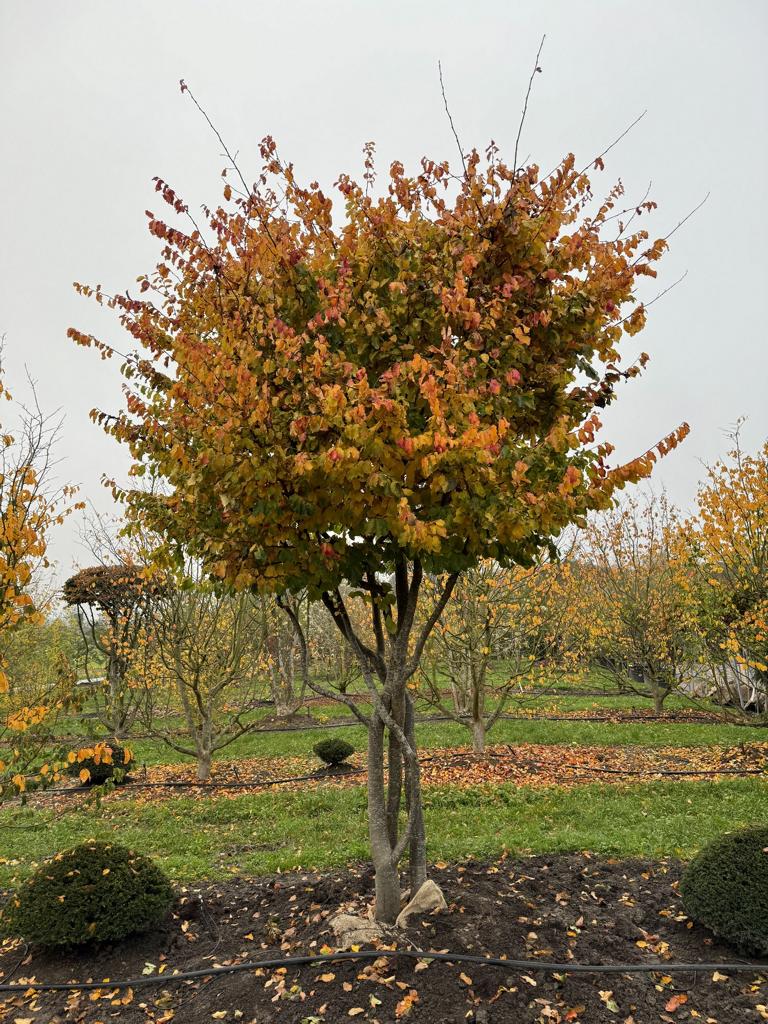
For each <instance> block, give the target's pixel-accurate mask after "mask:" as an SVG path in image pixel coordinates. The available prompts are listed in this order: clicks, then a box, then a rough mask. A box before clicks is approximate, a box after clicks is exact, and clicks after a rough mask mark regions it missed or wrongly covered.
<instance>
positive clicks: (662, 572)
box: [571, 493, 698, 714]
mask: <svg viewBox="0 0 768 1024" xmlns="http://www.w3.org/2000/svg"><path fill="white" fill-rule="evenodd" d="M678 529H679V520H678V517H677V513H676V512H675V510H674V509H673V508H672V507H671V506H670V504H669V502H668V501H667V499H666V497H665V496H664V495H653V494H650V493H649V494H647V495H645V496H644V497H643V498H641V499H640V500H634V499H630V500H625V501H623V502H622V503H621V504H620V505H618V506H617V507H615V508H613V509H611V510H609V511H606V512H603V513H600V514H598V515H596V516H594V517H593V518H592V519H591V521H590V523H589V525H588V526H587V527H586V529H584V530H583V531H581V533H580V535H579V538H578V540H577V545H576V552H575V559H574V560H575V561H576V564H575V565H574V566H573V571H572V577H571V578H572V584H573V585H572V595H573V596H572V602H573V604H574V605H578V606H579V607H580V618H581V620H582V622H583V623H584V629H583V630H582V637H583V638H584V648H583V652H584V654H585V656H587V657H592V658H594V659H597V660H599V663H600V664H601V665H602V666H603V667H604V668H606V669H607V670H608V671H609V672H611V673H612V674H613V675H614V676H615V677H616V679H617V680H618V682H619V683H620V685H621V686H622V688H625V689H627V688H628V689H631V690H633V691H635V692H637V693H640V694H642V695H643V696H646V697H649V698H650V699H651V700H652V701H653V706H654V710H655V711H656V713H657V714H660V713H661V712H662V711H663V708H664V701H665V700H666V699H667V697H668V696H669V695H670V693H673V692H674V691H675V690H677V689H678V688H679V687H680V686H681V685H682V684H683V683H684V682H685V681H686V680H689V679H691V678H692V677H694V676H695V675H696V665H697V660H698V649H697V630H696V603H695V600H694V597H693V593H692V588H691V585H690V574H689V572H688V568H687V566H686V564H685V559H684V558H683V557H682V556H681V552H680V550H679V546H678V544H677V531H678ZM576 614H577V616H578V615H579V613H578V612H577V613H576Z"/></svg>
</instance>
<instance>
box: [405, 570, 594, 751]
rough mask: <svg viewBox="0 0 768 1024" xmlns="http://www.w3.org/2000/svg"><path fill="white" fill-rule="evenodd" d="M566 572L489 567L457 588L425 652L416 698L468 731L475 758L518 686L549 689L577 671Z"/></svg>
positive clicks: (470, 573)
mask: <svg viewBox="0 0 768 1024" xmlns="http://www.w3.org/2000/svg"><path fill="white" fill-rule="evenodd" d="M568 571H569V567H568V565H567V564H565V565H560V564H557V563H554V562H552V561H549V560H546V559H542V560H540V561H538V562H537V563H536V564H535V565H533V566H531V567H529V568H521V567H519V566H510V567H507V568H504V567H502V566H500V565H498V564H497V563H496V562H493V561H490V560H486V561H483V562H480V563H479V564H478V565H477V566H476V567H475V568H474V569H469V570H467V571H466V572H465V573H463V574H462V576H461V578H460V580H459V582H458V584H457V586H456V587H455V588H454V592H453V595H452V597H451V600H450V602H449V603H448V605H447V606H446V608H445V610H444V611H443V614H442V615H441V617H440V621H439V622H438V623H437V625H436V626H435V629H434V632H433V634H432V637H431V639H430V642H429V644H428V647H427V653H426V656H425V658H424V660H423V662H422V672H421V678H422V680H423V681H424V683H425V684H426V686H425V687H420V688H419V692H420V693H421V694H423V695H424V696H425V698H426V699H427V700H428V701H429V702H430V703H431V704H433V705H434V706H436V707H439V708H440V709H441V710H442V711H443V712H444V713H445V714H448V715H450V716H451V718H453V719H454V720H455V721H457V722H460V723H461V724H462V725H465V726H466V727H467V728H468V729H469V730H470V733H471V735H472V748H473V750H474V751H475V753H477V754H480V753H482V752H483V751H484V750H485V741H486V736H487V734H488V732H489V731H490V730H491V729H492V728H493V726H494V725H495V724H496V722H497V721H498V720H499V718H500V717H501V715H502V714H503V713H504V710H505V708H506V707H507V706H508V703H509V701H510V699H511V697H512V695H513V694H514V692H515V691H519V690H520V688H521V686H522V685H523V683H527V684H538V685H546V684H547V683H551V681H552V679H553V678H555V677H556V676H557V675H558V674H561V673H562V672H563V671H565V670H566V669H567V668H570V669H574V668H575V662H574V660H573V654H574V653H575V652H573V651H569V650H568V636H569V630H568V624H567V621H566V620H567V619H568V617H569V602H568V600H567V598H566V594H567V590H566V588H565V587H564V585H563V580H562V577H563V575H564V574H567V573H568ZM436 582H437V581H435V582H433V581H431V580H430V581H428V584H427V586H428V587H429V586H435V585H436Z"/></svg>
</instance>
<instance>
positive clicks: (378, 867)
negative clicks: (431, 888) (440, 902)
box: [368, 715, 400, 924]
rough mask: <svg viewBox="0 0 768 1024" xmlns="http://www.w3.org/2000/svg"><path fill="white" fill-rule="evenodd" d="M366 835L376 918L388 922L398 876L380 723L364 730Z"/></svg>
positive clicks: (394, 909) (395, 907)
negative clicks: (366, 734) (390, 828)
mask: <svg viewBox="0 0 768 1024" xmlns="http://www.w3.org/2000/svg"><path fill="white" fill-rule="evenodd" d="M368 836H369V839H370V843H371V859H372V860H373V869H374V875H375V890H376V909H375V913H376V920H377V921H382V922H384V923H386V924H392V923H393V922H394V921H395V918H396V917H397V915H398V914H399V912H400V878H399V874H398V870H397V864H395V863H394V862H393V856H392V846H391V844H390V836H389V822H388V820H387V801H386V796H385V790H384V722H383V721H382V720H381V718H380V717H379V716H378V715H375V716H374V718H373V721H372V722H371V725H370V728H369V729H368Z"/></svg>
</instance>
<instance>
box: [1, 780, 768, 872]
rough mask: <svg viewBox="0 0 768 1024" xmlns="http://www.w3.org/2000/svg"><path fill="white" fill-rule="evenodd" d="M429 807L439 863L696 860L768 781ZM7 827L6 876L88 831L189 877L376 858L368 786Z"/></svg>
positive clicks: (116, 809) (8, 820) (146, 807)
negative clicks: (562, 855) (516, 855)
mask: <svg viewBox="0 0 768 1024" xmlns="http://www.w3.org/2000/svg"><path fill="white" fill-rule="evenodd" d="M425 805H426V806H425V810H426V818H427V834H428V837H429V838H428V850H429V857H430V858H431V859H432V860H440V859H444V860H460V859H462V858H465V857H468V856H477V857H495V856H498V855H499V854H500V853H501V852H502V851H503V850H504V849H505V848H506V849H508V850H510V851H513V852H537V853H556V852H564V851H574V850H591V851H593V852H595V853H603V854H613V855H616V856H619V857H622V856H631V855H646V856H661V855H675V856H681V857H688V856H690V855H691V854H693V853H694V852H695V851H696V850H697V849H698V848H699V846H700V845H701V844H703V843H704V842H706V841H707V840H709V839H711V838H713V837H714V836H716V835H718V834H719V833H721V832H723V831H726V830H728V829H733V828H737V827H739V826H742V825H747V824H751V823H755V822H764V821H765V820H766V818H767V817H768V792H767V791H766V784H765V782H764V781H763V780H762V779H733V780H724V781H717V782H715V781H713V782H684V781H680V782H653V783H647V784H644V785H632V786H600V785H588V786H579V787H575V788H573V789H570V790H566V789H561V788H558V787H552V788H549V789H529V788H526V787H514V786H509V785H503V786H499V787H496V788H494V789H489V788H478V789H473V790H456V789H451V788H450V787H441V788H437V787H436V788H433V789H430V790H429V791H428V792H427V793H426V794H425ZM0 835H1V836H2V857H0V884H2V885H8V884H11V883H13V882H14V881H16V880H17V879H18V878H20V877H22V876H23V875H25V874H27V873H28V872H29V871H31V870H32V869H33V868H34V866H35V864H36V863H37V862H39V861H40V860H42V859H43V858H44V857H47V856H49V855H50V854H52V853H54V852H56V851H57V850H61V849H64V848H66V847H68V846H71V845H73V844H75V843H77V842H80V841H82V840H85V839H88V838H91V837H95V838H100V839H107V840H113V841H116V842H120V843H124V844H126V845H128V846H132V847H134V848H135V849H137V850H139V851H141V852H143V853H147V854H151V855H152V856H154V857H156V858H157V859H158V861H159V862H160V863H161V864H162V865H163V866H164V867H165V868H166V869H167V870H168V871H169V872H170V874H171V875H172V876H173V877H174V878H176V879H178V880H182V881H192V880H195V879H203V878H222V877H227V876H228V875H232V874H262V873H271V872H275V871H277V870H283V871H285V870H290V869H293V868H297V867H299V866H302V867H304V868H308V867H317V868H330V867H334V866H338V865H343V864H345V863H348V862H350V861H358V860H365V859H366V858H367V856H368V850H367V830H366V818H365V793H364V791H363V790H362V789H361V788H355V789H328V790H315V791H311V792H306V793H291V792H289V793H274V792H269V793H259V794H253V795H251V794H248V795H245V796H242V795H241V796H237V797H234V798H233V799H226V798H223V797H219V798H218V799H207V798H206V799H194V798H189V797H180V798H179V799H175V800H169V801H165V802H163V803H159V804H152V803H148V802H138V801H137V802H131V803H128V802H125V803H123V802H121V803H119V804H112V805H107V806H105V807H103V808H102V809H101V810H97V809H91V810H84V811H77V812H73V813H69V814H66V815H64V816H61V817H55V816H54V815H53V814H51V813H50V812H47V811H32V810H29V809H21V810H20V809H12V808H8V809H6V810H4V811H2V812H0Z"/></svg>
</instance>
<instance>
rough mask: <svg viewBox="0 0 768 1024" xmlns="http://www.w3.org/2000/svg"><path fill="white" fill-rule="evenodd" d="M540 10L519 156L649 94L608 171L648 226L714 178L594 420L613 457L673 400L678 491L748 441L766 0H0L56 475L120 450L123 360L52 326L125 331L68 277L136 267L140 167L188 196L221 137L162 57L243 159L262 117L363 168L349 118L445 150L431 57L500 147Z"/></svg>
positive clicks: (673, 476)
mask: <svg viewBox="0 0 768 1024" xmlns="http://www.w3.org/2000/svg"><path fill="white" fill-rule="evenodd" d="M543 33H546V34H547V40H546V43H545V47H544V52H543V55H542V59H541V65H542V67H543V74H541V75H537V76H536V81H535V87H534V93H533V96H532V100H531V104H530V108H529V115H528V119H527V122H526V126H525V131H524V136H523V140H522V142H521V151H522V155H523V156H524V155H526V154H530V158H531V159H532V160H534V161H536V162H537V163H539V164H540V165H541V166H542V168H549V167H551V166H552V165H553V164H554V163H556V162H557V161H558V160H559V158H560V157H561V156H562V155H564V154H565V153H567V152H568V151H570V150H572V151H574V152H575V153H576V156H577V159H579V160H581V161H582V162H583V163H586V162H587V161H588V160H589V159H590V158H591V157H592V156H594V155H595V154H597V153H598V152H600V150H602V149H603V148H604V147H605V145H606V144H608V143H609V142H610V141H611V140H612V139H614V138H615V137H616V136H617V135H618V134H619V133H620V132H621V131H622V130H623V128H624V127H626V125H627V124H629V123H630V121H632V120H633V118H634V117H635V116H636V115H637V114H639V113H640V112H641V111H642V110H644V109H646V108H647V111H648V113H647V115H646V116H645V118H644V119H643V121H642V122H641V123H640V124H639V125H638V127H637V128H635V129H634V131H633V132H632V133H631V135H630V136H629V137H628V138H627V139H625V140H624V141H623V142H622V143H621V144H620V145H619V146H618V147H617V148H616V149H615V150H613V151H612V152H611V153H610V154H609V157H608V158H607V160H606V173H605V174H604V175H602V176H601V177H600V182H601V184H602V183H604V184H605V187H606V190H607V188H608V187H609V186H610V184H612V182H613V180H614V179H615V178H617V177H621V178H622V180H623V181H624V183H625V185H626V187H627V194H628V197H629V198H630V200H631V201H634V200H635V198H639V197H640V196H642V194H643V192H644V191H645V188H646V186H647V184H648V182H649V180H651V179H652V180H653V190H652V197H653V198H655V199H656V200H657V202H658V203H659V211H658V212H657V214H656V218H655V221H654V226H653V231H654V234H655V235H656V234H658V235H661V234H664V233H666V231H667V230H668V229H669V228H671V227H673V226H674V224H676V223H677V221H678V220H680V218H681V217H683V216H684V215H685V214H686V213H687V212H689V210H690V209H691V208H692V207H693V206H694V205H696V203H698V202H699V201H700V200H701V199H702V197H703V196H704V195H705V194H706V193H707V192H710V193H711V194H710V198H709V200H708V202H707V204H706V205H705V206H704V207H703V209H702V210H700V211H699V212H698V213H697V214H696V216H695V217H694V218H693V219H692V220H691V221H690V222H689V223H688V224H686V225H685V227H684V228H683V229H681V230H680V231H679V232H678V233H677V234H676V235H675V237H674V239H673V240H672V251H671V253H670V254H669V255H668V256H667V257H665V259H664V261H663V262H662V267H661V272H660V278H659V281H658V284H654V283H653V282H650V285H651V288H650V289H649V291H648V292H647V295H648V296H650V295H652V294H653V293H654V289H657V288H661V287H664V286H665V285H666V284H669V283H671V282H672V281H674V280H675V279H676V278H677V277H679V275H680V274H681V273H682V272H683V271H685V270H686V269H687V270H688V277H687V279H686V280H685V281H684V282H683V283H682V284H681V285H679V286H678V287H677V288H675V289H674V290H673V291H672V292H671V293H670V294H669V295H667V296H665V297H664V298H663V299H662V300H661V301H660V302H658V303H657V304H656V305H655V306H654V307H653V309H652V310H651V312H650V323H649V326H648V327H647V329H646V330H645V331H644V332H643V333H642V334H641V335H639V336H638V337H637V338H636V339H634V341H635V342H636V343H637V344H636V349H637V351H640V350H641V349H645V350H646V351H648V352H649V353H650V354H651V363H650V365H649V367H648V370H647V372H646V374H645V376H644V377H643V378H642V379H641V381H640V382H637V381H635V382H633V383H631V384H629V385H628V386H627V387H626V389H625V390H624V392H623V394H622V396H621V400H620V401H619V402H618V403H617V404H616V405H615V406H614V407H613V408H612V409H611V410H610V411H609V412H608V414H607V415H606V416H605V421H606V430H605V437H606V438H608V439H610V440H612V441H614V442H615V443H617V456H618V457H620V458H629V457H631V456H633V455H637V454H640V453H641V452H642V451H644V450H645V449H646V448H647V447H648V446H649V445H651V444H653V443H654V442H655V441H656V440H658V439H659V437H661V436H662V435H663V434H665V433H667V432H668V431H669V430H671V429H673V428H674V427H675V426H676V425H677V424H678V423H679V422H680V421H681V420H683V419H686V420H688V421H689V422H690V424H691V426H692V433H691V436H690V438H689V439H688V440H687V441H686V442H685V444H684V446H683V447H682V448H680V449H678V451H677V452H675V453H673V454H672V455H671V456H669V457H668V459H667V460H665V461H664V462H662V463H661V465H660V466H659V468H658V470H657V475H656V477H655V481H656V486H666V488H667V489H668V491H669V492H670V495H671V497H672V499H673V500H674V501H676V502H677V503H679V504H681V505H683V507H690V505H691V503H692V500H693V497H694V494H695V489H696V482H697V480H698V479H699V477H700V476H701V470H702V467H701V460H705V461H713V460H714V459H716V458H717V457H719V456H720V455H722V454H723V453H724V451H725V450H726V449H727V447H728V444H727V441H726V439H725V438H724V435H723V430H724V429H725V428H727V427H728V426H729V425H731V424H732V423H733V422H734V421H735V420H736V418H737V417H739V416H742V415H744V416H747V417H748V421H747V424H746V426H745V428H744V430H743V440H744V443H745V445H746V447H748V448H750V449H754V448H755V447H756V446H757V445H758V444H759V443H761V441H762V440H763V439H764V438H765V436H766V434H767V433H768V401H767V400H766V395H767V394H768V358H767V356H766V333H765V329H764V326H763V321H764V317H765V281H766V276H767V273H766V272H767V271H768V257H767V256H766V251H767V249H766V244H765V240H766V238H767V237H768V234H767V233H766V229H767V228H768V214H767V213H766V197H765V187H766V186H765V181H766V157H767V156H768V145H767V142H766V129H765V125H766V99H767V95H766V94H767V93H768V88H767V86H768V70H767V69H768V64H767V63H766V61H765V54H766V52H768V3H766V2H765V0H731V2H730V3H728V4H724V3H722V0H675V2H674V3H670V2H669V0H646V2H645V3H642V4H638V3H637V2H636V0H632V2H624V0H549V2H548V3H546V4H533V3H530V2H522V0H506V2H501V0H498V2H496V0H484V2H482V3H480V2H476V3H474V4H472V3H468V2H466V0H439V2H438V0H411V2H407V0H314V2H311V0H292V2H287V0H284V2H282V3H278V2H275V0H268V2H266V0H264V2H258V0H253V2H247V0H216V2H213V0H210V2H202V0H162V2H159V0H154V2H150V0H131V2H130V3H129V2H125V0H123V2H120V0H66V2H62V0H0V139H1V140H2V143H3V145H2V155H1V157H0V185H1V187H0V224H1V225H2V231H3V245H2V248H1V249H0V333H5V335H6V363H7V367H8V383H9V384H10V385H11V386H12V389H13V390H14V392H15V393H16V394H17V395H18V396H19V397H23V395H24V386H23V380H22V378H23V373H24V366H25V365H26V366H27V367H28V368H29V370H30V372H31V373H32V375H33V376H34V377H35V378H36V380H37V382H38V387H39V394H40V398H41V400H42V403H43V405H44V406H45V407H47V408H49V409H54V408H57V407H60V408H61V409H62V411H63V412H64V413H65V414H66V421H65V425H64V433H63V437H62V442H61V447H60V452H59V454H60V456H61V457H62V459H63V461H62V464H61V466H60V474H61V476H62V478H66V479H67V480H69V481H73V482H77V483H79V484H80V485H81V493H82V495H83V496H84V497H86V498H87V499H89V500H91V501H92V502H93V503H94V504H95V505H96V506H97V507H98V508H100V509H101V510H108V509H109V507H110V505H111V498H110V496H109V494H108V492H107V491H106V490H105V489H104V488H103V487H102V486H101V485H100V478H101V475H102V473H105V472H106V473H108V474H109V475H118V476H120V475H121V473H123V472H124V470H125V468H126V466H127V459H126V455H125V453H124V451H123V450H122V449H121V448H120V447H119V446H118V445H116V444H115V443H114V442H112V441H111V440H110V439H108V438H106V437H105V436H104V435H103V434H102V432H101V431H100V429H99V428H98V427H96V426H94V425H92V424H91V422H90V420H89V419H88V412H89V410H90V409H91V408H92V407H93V406H95V405H97V406H100V407H101V408H105V409H110V408H115V406H116V405H117V404H118V403H119V401H120V391H119V374H118V367H117V364H116V363H114V362H112V363H102V362H100V360H99V359H98V357H97V356H96V355H95V354H94V353H93V352H90V351H85V350H83V349H78V348H76V347H75V346H74V345H73V343H72V342H70V341H68V340H67V338H66V337H65V332H66V329H67V327H69V326H70V325H74V326H77V327H79V328H80V329H82V330H86V331H93V332H94V333H96V334H97V335H99V336H102V337H104V338H105V339H106V340H110V341H113V342H114V343H115V344H116V345H117V347H118V348H119V347H120V343H121V342H123V341H124V338H123V337H121V332H120V330H119V328H118V327H117V325H116V322H115V320H114V319H113V317H112V315H111V314H109V313H108V312H105V311H101V310H99V309H98V308H97V307H96V306H95V304H94V303H92V302H88V301H86V300H84V299H80V298H78V297H77V296H76V295H75V294H74V292H73V290H72V287H71V285H72V282H73V281H74V280H80V281H83V282H87V283H90V284H96V283H101V284H102V285H103V286H104V288H105V289H106V290H108V291H119V290H123V289H125V288H126V287H131V285H132V284H133V281H134V280H135V278H136V277H137V276H138V275H139V274H141V273H143V272H145V271H147V270H149V269H151V267H152V266H153V265H154V258H155V254H156V252H157V247H156V242H155V240H153V239H151V238H150V236H149V234H148V232H147V230H146V220H145V217H144V210H145V209H147V208H149V209H152V210H154V211H156V212H159V211H160V210H161V208H162V204H161V203H160V202H159V201H158V198H157V197H156V196H155V193H154V191H153V185H152V181H151V179H152V176H153V175H155V174H157V175H160V176H161V177H163V178H164V179H166V180H167V181H169V183H171V184H172V185H173V186H174V187H175V188H176V190H177V191H178V192H179V193H180V194H181V195H182V196H183V197H184V198H185V199H186V200H187V202H189V205H190V207H195V206H198V205H199V204H200V203H201V202H204V201H209V202H216V201H217V200H218V197H219V194H220V185H221V183H220V180H219V173H220V171H221V168H222V167H223V166H224V161H223V159H222V157H221V156H220V152H219V146H218V143H217V142H216V140H215V138H213V136H212V135H211V134H210V132H209V130H208V128H207V126H206V125H205V124H204V122H203V121H202V120H201V118H200V116H199V114H198V113H197V112H196V110H195V109H194V108H193V106H192V104H191V103H190V102H189V100H188V98H187V97H184V96H182V95H181V94H180V92H179V88H178V81H179V79H180V78H184V79H186V81H187V82H188V83H189V85H190V86H191V87H192V88H193V90H194V91H195V93H196V95H197V97H198V99H199V100H200V101H201V103H202V104H203V106H205V107H206V109H207V110H208V112H209V113H210V114H211V116H212V118H213V120H214V121H215V123H216V124H217V126H218V127H219V129H220V131H221V132H222V134H223V136H224V138H225V139H226V140H227V141H228V144H229V145H230V147H231V148H233V149H238V150H239V151H240V161H241V163H242V165H243V167H244V168H245V169H246V170H247V171H248V170H250V169H254V171H255V169H256V168H257V167H258V151H257V146H258V142H259V139H260V138H261V137H262V136H263V135H265V134H271V135H273V136H274V137H275V139H276V140H277V142H278V145H279V147H280V150H281V153H282V155H283V156H284V157H286V158H289V159H292V160H293V161H294V162H295V164H296V168H297V171H298V172H299V174H301V175H303V176H304V177H305V178H306V179H308V180H311V179H314V178H317V179H318V180H320V181H321V182H322V183H323V184H324V185H327V186H330V185H331V183H332V182H333V180H334V179H335V177H336V175H337V174H338V172H339V171H342V170H345V171H349V172H351V173H353V174H355V175H357V174H359V173H360V172H361V155H360V154H361V148H362V145H363V143H364V142H365V141H366V140H368V139H372V140H375V141H376V143H377V153H378V165H379V168H380V169H381V170H382V171H383V170H385V169H386V168H387V167H388V166H389V163H390V162H391V160H392V159H395V158H398V159H401V160H402V161H403V162H404V163H405V165H406V167H408V166H409V164H410V165H413V164H415V163H416V161H418V159H419V158H420V157H421V156H422V155H429V156H431V157H434V158H436V159H442V158H444V157H446V156H447V157H448V158H449V159H450V160H452V161H453V160H454V159H455V155H456V154H455V148H454V141H453V138H452V135H451V132H450V128H449V125H448V123H447V120H446V117H445V114H444V111H443V106H442V99H441V96H440V89H439V82H438V76H437V61H438V59H441V60H442V63H443V70H444V75H445V81H446V87H447V91H448V97H449V101H450V105H451V109H452V113H453V117H454V121H455V123H456V126H457V128H458V131H459V134H460V136H461V139H462V142H463V144H464V146H465V148H469V147H470V146H471V145H476V146H477V147H478V148H481V147H484V146H485V144H486V143H487V142H488V140H489V139H491V138H493V139H495V140H496V142H497V143H498V144H499V145H500V146H501V148H502V151H503V152H505V153H506V154H507V156H508V157H509V158H510V159H511V153H512V149H513V147H514V139H515V134H516V132H517V125H518V121H519V116H520V108H521V105H522V99H523V96H524V93H525V88H526V84H527V80H528V76H529V74H530V70H531V66H532V61H533V58H534V56H535V53H536V49H537V46H538V42H539V39H540V37H541V35H542V34H543ZM626 351H627V354H628V355H629V354H630V352H632V351H634V349H633V348H632V343H631V344H630V345H628V346H627V349H626ZM53 551H54V554H55V556H56V557H57V558H58V560H59V564H60V573H61V574H62V575H66V574H68V572H69V570H70V568H71V566H72V564H73V561H77V560H81V561H82V560H83V559H84V558H86V556H85V554H84V552H83V550H82V548H81V547H80V544H79V541H78V528H77V524H76V522H74V521H72V520H70V522H69V523H68V524H67V525H66V526H65V527H63V528H61V529H60V531H59V533H58V535H57V536H56V537H55V538H54V541H53Z"/></svg>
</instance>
